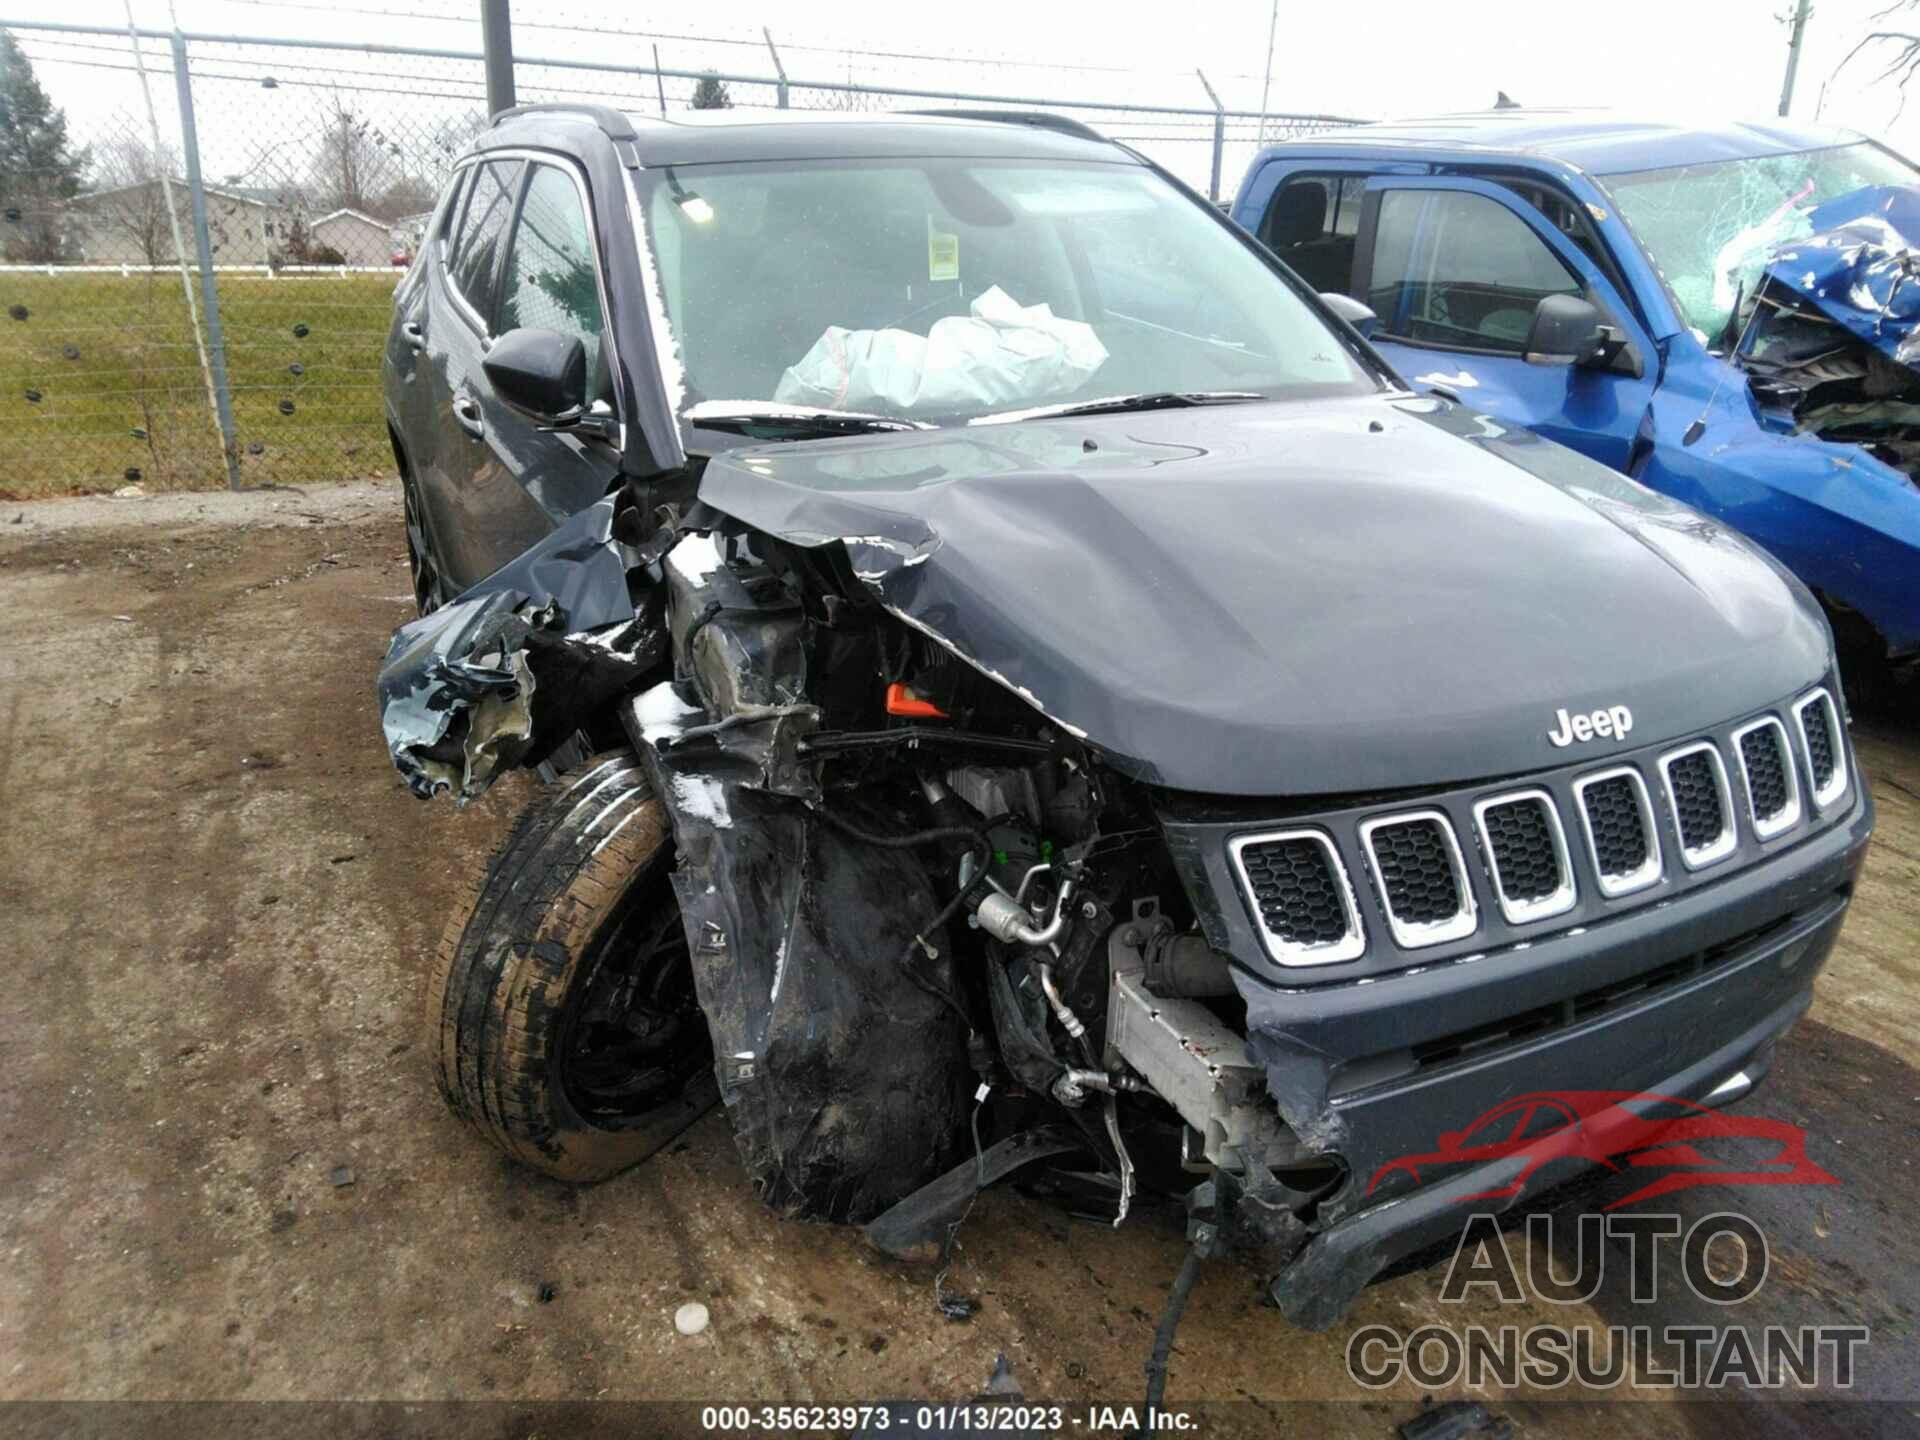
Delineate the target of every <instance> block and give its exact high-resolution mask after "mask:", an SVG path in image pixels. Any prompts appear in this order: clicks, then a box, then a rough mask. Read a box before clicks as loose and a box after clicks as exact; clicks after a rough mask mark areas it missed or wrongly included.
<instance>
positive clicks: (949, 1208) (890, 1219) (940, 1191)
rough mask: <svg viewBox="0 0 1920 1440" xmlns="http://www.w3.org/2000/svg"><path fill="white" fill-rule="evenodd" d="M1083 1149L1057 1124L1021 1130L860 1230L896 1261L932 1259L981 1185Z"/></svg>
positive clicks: (958, 1166)
mask: <svg viewBox="0 0 1920 1440" xmlns="http://www.w3.org/2000/svg"><path fill="white" fill-rule="evenodd" d="M1085 1148H1086V1142H1085V1141H1084V1140H1082V1139H1081V1138H1080V1137H1079V1136H1078V1135H1076V1134H1074V1132H1073V1131H1071V1130H1069V1129H1067V1128H1066V1127H1065V1126H1060V1125H1043V1126H1040V1127H1039V1128H1038V1129H1034V1130H1021V1131H1019V1132H1017V1133H1015V1134H1012V1135H1009V1136H1007V1137H1006V1139H1004V1140H1000V1141H996V1142H995V1143H994V1144H992V1145H989V1146H988V1147H987V1148H986V1149H985V1150H984V1151H982V1152H980V1154H978V1155H970V1156H968V1157H967V1158H966V1159H964V1160H962V1161H961V1162H960V1163H959V1164H958V1165H955V1166H954V1167H953V1168H952V1169H951V1170H949V1171H947V1172H946V1174H944V1175H942V1176H940V1178H939V1179H937V1180H933V1181H930V1182H929V1183H927V1184H926V1185H923V1186H921V1187H920V1188H919V1189H918V1190H916V1191H914V1192H913V1194H911V1195H909V1196H907V1197H906V1199H904V1200H902V1201H900V1202H899V1203H898V1204H897V1205H894V1206H892V1207H891V1208H889V1209H887V1210H886V1211H884V1212H882V1213H881V1214H879V1215H877V1216H875V1217H874V1218H873V1219H872V1220H871V1221H869V1222H868V1223H867V1225H866V1227H865V1230H864V1232H863V1233H864V1234H865V1235H866V1237H867V1240H868V1241H869V1242H870V1243H871V1244H872V1245H873V1246H874V1248H875V1249H877V1250H879V1251H881V1252H882V1253H884V1254H887V1255H891V1256H892V1257H893V1258H894V1259H896V1260H921V1261H932V1260H937V1259H939V1258H940V1256H941V1254H942V1253H943V1252H944V1251H945V1249H946V1245H947V1240H948V1237H949V1236H950V1235H951V1234H952V1232H953V1227H954V1226H956V1225H957V1224H959V1223H960V1220H961V1219H962V1217H964V1216H965V1214H966V1210H967V1206H968V1204H969V1203H970V1202H971V1201H972V1200H973V1197H974V1196H976V1195H978V1194H979V1193H980V1192H981V1191H982V1190H984V1189H985V1188H986V1187H987V1186H989V1185H993V1184H997V1183H998V1182H999V1181H1001V1180H1004V1179H1006V1177H1007V1176H1009V1175H1011V1174H1013V1173H1014V1172H1015V1171H1016V1170H1019V1169H1022V1168H1023V1167H1025V1166H1027V1165H1031V1164H1032V1163H1033V1162H1034V1161H1036V1160H1047V1159H1051V1158H1052V1157H1053V1156H1056V1155H1065V1154H1068V1153H1070V1152H1072V1151H1075V1150H1083V1149H1085Z"/></svg>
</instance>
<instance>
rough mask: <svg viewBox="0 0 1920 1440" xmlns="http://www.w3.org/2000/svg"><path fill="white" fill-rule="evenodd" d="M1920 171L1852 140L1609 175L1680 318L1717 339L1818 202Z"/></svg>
mask: <svg viewBox="0 0 1920 1440" xmlns="http://www.w3.org/2000/svg"><path fill="white" fill-rule="evenodd" d="M1916 179H1920V172H1916V171H1915V170H1914V169H1913V167H1912V166H1910V165H1908V164H1907V163H1906V162H1905V161H1904V160H1901V159H1899V158H1898V157H1897V156H1894V155H1890V154H1888V153H1887V152H1886V151H1885V150H1882V149H1880V148H1879V147H1878V146H1874V145H1843V146H1838V147H1836V148H1834V149H1831V150H1815V151H1811V152H1807V153H1802V154H1799V155H1768V156H1762V157H1760V158H1757V159H1751V160H1726V161H1718V162H1715V163H1713V164H1709V165H1678V166H1675V167H1673V168H1672V169H1668V170H1643V171H1640V172H1638V173H1637V174H1632V175H1609V176H1607V177H1606V180H1605V184H1606V187H1607V189H1608V190H1609V191H1611V192H1612V194H1613V198H1614V203H1615V204H1617V205H1618V206H1619V207H1620V214H1621V216H1622V218H1624V219H1625V220H1626V222H1627V224H1628V225H1630V226H1632V227H1633V232H1634V234H1636V235H1638V236H1639V237H1640V243H1641V244H1642V245H1644V246H1645V247H1646V248H1647V253H1648V254H1650V255H1651V256H1652V257H1653V261H1654V263H1655V264H1656V265H1658V266H1659V267H1660V270H1661V272H1662V273H1663V274H1664V275H1665V277H1666V281H1667V285H1668V287H1669V288H1670V289H1671V290H1672V291H1673V297H1674V300H1675V301H1676V302H1677V303H1678V304H1679V306H1680V313H1681V318H1682V319H1684V320H1685V321H1686V323H1687V324H1689V325H1691V326H1692V327H1693V328H1694V330H1695V331H1696V332H1698V333H1699V335H1700V336H1701V338H1702V340H1703V341H1705V343H1707V344H1710V345H1714V346H1716V347H1717V346H1719V345H1720V344H1721V343H1723V341H1724V340H1725V339H1726V338H1727V337H1726V333H1725V332H1726V330H1727V327H1728V325H1729V323H1731V320H1732V317H1733V311H1734V306H1735V304H1736V303H1737V302H1738V301H1739V299H1740V297H1741V296H1742V295H1751V294H1752V293H1753V292H1754V289H1755V287H1756V286H1757V284H1758V281H1759V278H1760V273H1761V271H1762V270H1763V269H1765V268H1766V260H1767V254H1768V252H1769V251H1770V250H1771V249H1772V248H1773V247H1774V246H1775V245H1777V244H1779V243H1780V242H1781V241H1783V240H1794V239H1798V238H1799V237H1801V236H1804V235H1810V234H1812V233H1813V232H1812V227H1811V225H1810V224H1809V223H1808V221H1807V212H1808V211H1809V210H1811V209H1813V207H1814V206H1816V205H1819V204H1822V203H1823V202H1825V201H1828V200H1832V199H1834V198H1835V197H1836V196H1840V195H1846V194H1849V193H1851V192H1852V191H1855V190H1859V189H1862V188H1863V187H1865V186H1868V185H1910V184H1913V183H1914V182H1915V180H1916Z"/></svg>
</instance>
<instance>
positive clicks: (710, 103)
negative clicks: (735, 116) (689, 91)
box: [693, 74, 733, 110]
mask: <svg viewBox="0 0 1920 1440" xmlns="http://www.w3.org/2000/svg"><path fill="white" fill-rule="evenodd" d="M693 108H694V109H695V110H731V109H732V108H733V96H731V95H729V94H728V93H727V85H726V82H725V81H724V80H722V79H721V78H720V77H719V76H718V75H714V74H706V75H702V76H701V77H700V83H699V84H697V85H695V86H694V87H693Z"/></svg>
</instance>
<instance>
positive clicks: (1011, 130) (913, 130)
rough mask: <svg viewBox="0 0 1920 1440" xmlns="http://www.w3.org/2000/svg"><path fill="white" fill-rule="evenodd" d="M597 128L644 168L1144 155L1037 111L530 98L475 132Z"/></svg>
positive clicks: (484, 141) (496, 138)
mask: <svg viewBox="0 0 1920 1440" xmlns="http://www.w3.org/2000/svg"><path fill="white" fill-rule="evenodd" d="M568 124H585V125H594V126H598V128H599V129H601V130H602V131H604V132H605V133H606V134H607V135H609V136H610V137H611V138H613V139H615V140H620V141H630V142H631V143H632V144H633V147H634V149H635V151H636V152H637V154H638V156H639V159H640V163H641V164H642V165H645V166H649V167H653V166H662V165H699V164H706V163H711V162H718V161H728V160H855V159H876V158H882V157H885V156H890V155H910V156H922V157H924V156H929V155H956V156H969V157H976V156H977V157H989V158H995V159H1000V158H1007V159H1032V160H1107V161H1119V162H1122V163H1138V162H1137V161H1135V160H1134V159H1133V157H1132V156H1131V155H1129V154H1128V153H1127V151H1126V150H1125V149H1124V148H1122V147H1120V146H1118V145H1116V144H1114V143H1113V142H1112V141H1109V140H1106V139H1104V138H1102V137H1101V136H1100V135H1098V134H1097V133H1096V132H1095V131H1093V130H1090V129H1088V128H1087V127H1086V126H1084V125H1081V124H1080V123H1079V122H1077V121H1074V120H1069V119H1067V118H1066V117H1064V116H1056V115H1048V114H1044V113H1041V112H1036V111H1008V112H1006V113H1005V114H1004V115H1000V114H996V113H994V112H987V111H947V112H945V113H927V114H915V113H912V112H908V111H889V112H884V113H880V114H874V115H846V114H838V113H821V112H806V111H800V112H794V111H777V110H776V111H769V110H693V111H686V112H683V113H681V114H678V115H675V116H673V117H672V118H670V119H668V118H661V117H657V116H647V115H625V114H622V113H620V112H619V111H615V110H611V109H607V108H605V107H603V106H594V105H528V106H522V107H520V108H519V109H516V110H508V111H503V112H502V113H501V114H500V115H499V116H498V117H496V118H495V120H494V123H493V127H492V128H491V129H489V130H487V131H485V132H483V133H482V135H481V136H480V137H479V139H478V140H477V142H476V144H477V146H478V147H479V148H481V149H488V148H491V147H493V146H495V145H505V144H509V143H511V142H512V141H513V140H515V139H516V138H520V137H521V136H522V135H523V134H524V132H525V130H527V129H529V128H547V127H554V126H564V125H568Z"/></svg>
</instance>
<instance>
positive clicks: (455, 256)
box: [447, 160, 520, 329]
mask: <svg viewBox="0 0 1920 1440" xmlns="http://www.w3.org/2000/svg"><path fill="white" fill-rule="evenodd" d="M519 181H520V162H519V161H518V160H490V161H488V162H487V163H486V164H484V165H481V166H479V167H477V169H476V170H475V172H474V176H473V180H472V182H471V183H470V184H469V186H468V191H469V194H468V197H467V205H466V213H465V215H464V216H463V217H462V219H461V221H460V229H459V232H458V233H457V234H456V235H455V237H454V242H453V253H452V255H451V256H450V257H449V259H448V261H447V275H448V278H449V279H451V280H452V281H453V283H454V286H455V287H456V288H457V289H458V290H459V291H460V293H461V294H462V295H464V296H465V297H466V300H467V303H468V304H469V305H471V306H472V307H473V309H474V312H475V313H476V314H477V315H479V317H480V320H481V323H482V324H483V325H484V326H485V327H486V328H488V329H491V328H492V317H493V306H494V297H495V289H494V276H495V275H496V273H497V272H498V269H499V264H498V262H499V258H500V246H501V244H502V243H503V241H504V240H505V238H506V233H507V222H508V221H509V220H511V219H512V218H513V202H514V196H515V192H516V191H517V190H518V189H519Z"/></svg>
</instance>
